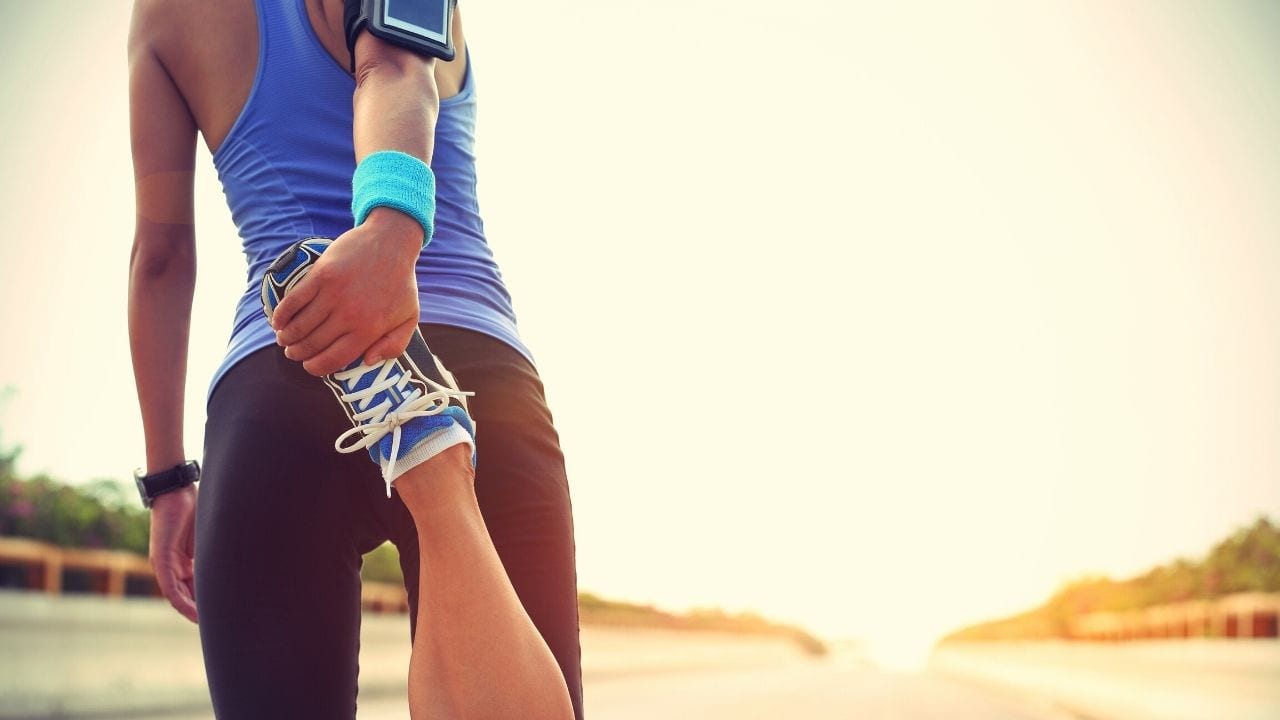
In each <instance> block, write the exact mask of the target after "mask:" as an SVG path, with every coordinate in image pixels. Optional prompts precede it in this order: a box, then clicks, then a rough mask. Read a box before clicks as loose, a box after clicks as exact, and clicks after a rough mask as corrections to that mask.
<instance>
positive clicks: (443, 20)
mask: <svg viewBox="0 0 1280 720" xmlns="http://www.w3.org/2000/svg"><path fill="white" fill-rule="evenodd" d="M449 2H450V0H386V4H385V5H383V8H382V24H383V25H385V26H387V27H394V28H399V29H401V30H404V31H406V32H409V33H412V34H414V35H419V36H423V37H428V38H431V39H432V40H435V41H437V42H439V43H441V44H447V43H448V34H449V27H448V22H449Z"/></svg>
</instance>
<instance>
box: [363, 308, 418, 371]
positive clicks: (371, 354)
mask: <svg viewBox="0 0 1280 720" xmlns="http://www.w3.org/2000/svg"><path fill="white" fill-rule="evenodd" d="M417 327H418V321H417V319H416V318H415V319H411V320H408V321H406V322H404V323H402V324H401V325H400V326H399V327H396V328H393V329H392V330H391V331H390V332H388V333H387V334H386V335H383V336H382V338H381V339H379V340H378V341H377V342H375V343H374V344H373V345H371V346H370V347H369V349H368V350H365V351H364V362H365V364H366V365H377V364H378V363H380V362H382V361H383V360H386V359H387V358H393V357H399V356H400V355H401V354H402V353H404V351H405V348H407V347H409V340H410V338H412V337H413V331H414V329H415V328H417Z"/></svg>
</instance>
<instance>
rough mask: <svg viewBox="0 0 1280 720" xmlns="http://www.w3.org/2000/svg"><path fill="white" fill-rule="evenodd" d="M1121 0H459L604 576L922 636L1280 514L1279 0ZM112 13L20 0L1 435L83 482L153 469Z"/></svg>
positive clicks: (120, 62)
mask: <svg viewBox="0 0 1280 720" xmlns="http://www.w3.org/2000/svg"><path fill="white" fill-rule="evenodd" d="M1120 5H1121V6H1116V4H1114V3H1104V2H1093V3H1084V4H1081V3H1065V2H1063V3H1056V4H1047V3H1033V4H1026V3H1020V2H1016V1H1013V0H1010V1H1009V2H1001V3H981V4H979V3H962V4H953V3H925V4H904V3H879V2H875V3H865V4H858V3H849V2H843V1H834V0H833V1H830V2H819V1H816V0H813V1H809V2H803V1H797V2H793V3H791V4H789V5H788V6H787V9H788V11H789V12H788V17H783V15H782V14H781V13H779V11H778V8H779V6H778V5H777V4H776V3H766V2H764V1H763V0H739V1H736V2H732V3H731V2H728V1H727V0H725V1H723V2H709V1H703V2H698V1H692V2H691V1H689V0H684V1H683V2H679V3H677V2H673V1H671V0H660V1H658V2H650V3H645V4H636V3H623V4H618V3H598V2H586V1H585V0H548V2H546V3H539V4H531V3H474V4H469V6H468V8H467V13H466V17H467V22H468V38H469V40H470V42H471V46H472V50H473V52H474V67H475V73H476V75H475V77H476V80H477V83H478V84H477V88H478V90H479V92H480V97H481V118H480V123H481V124H480V128H479V138H480V140H479V146H478V152H479V154H480V158H481V159H480V162H481V166H480V178H481V186H480V193H481V202H482V207H483V208H484V212H485V218H486V227H487V228H488V230H489V232H490V242H491V244H492V246H493V247H494V250H495V252H496V254H497V257H498V259H499V262H500V263H501V264H502V267H503V270H504V272H505V275H506V277H507V279H508V281H509V285H510V288H511V290H512V293H513V295H514V297H515V300H516V310H517V312H518V314H519V317H520V323H521V328H522V332H523V334H524V336H525V338H526V340H527V341H528V342H529V344H530V345H531V346H532V347H533V350H534V352H535V354H536V355H537V358H538V361H539V366H540V369H541V372H542V374H543V378H544V380H545V383H546V386H547V392H548V397H549V401H550V403H551V406H552V410H553V412H554V413H555V417H556V422H557V425H558V427H559V429H560V432H561V436H562V440H563V445H564V448H565V451H566V454H567V457H568V463H569V470H570V482H571V485H572V493H573V501H574V509H575V512H576V523H577V546H578V561H579V580H580V583H581V586H582V588H583V589H585V590H591V591H594V592H598V593H601V594H604V595H606V596H611V597H617V598H625V599H630V600H636V601H644V602H654V603H657V604H659V605H661V606H664V607H669V608H672V609H681V608H685V607H689V606H699V605H701V606H705V605H719V606H723V607H726V608H729V609H734V610H741V609H755V610H758V611H761V612H763V613H766V614H768V615H770V616H772V617H776V618H780V619H784V620H789V621H795V622H800V623H803V624H805V625H807V626H809V627H811V628H813V629H815V630H817V631H819V632H822V633H826V634H829V635H833V636H856V637H860V638H863V639H865V640H867V641H868V642H869V643H871V645H872V646H873V647H874V648H876V649H877V651H878V652H879V653H880V654H881V656H882V657H897V658H904V657H907V656H910V655H912V654H913V653H915V652H917V651H919V650H920V649H922V648H924V647H926V645H927V643H928V642H929V641H931V640H932V639H933V638H935V637H936V636H937V635H939V634H941V633H943V632H945V631H947V630H950V629H952V628H954V627H956V626H958V625H961V624H965V623H969V622H973V621H977V620H981V619H985V618H989V617H992V616H996V615H1000V614H1004V613H1009V612H1014V611H1018V610H1022V609H1025V608H1028V607H1030V606H1033V605H1036V604H1038V603H1039V602H1041V601H1042V600H1044V599H1045V598H1046V597H1047V596H1048V595H1049V593H1051V592H1052V591H1053V590H1054V589H1055V588H1056V587H1058V586H1059V584H1060V583H1062V582H1064V581H1066V580H1068V579H1070V578H1073V577H1076V576H1078V575H1080V574H1082V573H1086V572H1107V573H1113V574H1118V575H1124V574H1128V573H1133V572H1137V571H1140V570H1143V569H1145V568H1147V567H1149V566H1150V565H1152V564H1155V563H1159V562H1164V561H1166V560H1169V559H1171V558H1172V557H1174V556H1176V555H1179V554H1192V555H1195V554H1200V553H1202V552H1203V551H1205V550H1206V549H1207V548H1208V547H1209V545H1210V544H1211V543H1212V542H1214V541H1216V540H1217V539H1219V538H1220V537H1222V536H1223V535H1225V534H1226V533H1227V532H1229V531H1230V530H1232V529H1234V528H1235V527H1237V526H1239V525H1241V524H1244V523H1247V522H1250V521H1251V520H1252V519H1253V518H1254V517H1256V516H1257V515H1258V514H1259V513H1270V514H1272V515H1280V443H1277V442H1276V439H1277V438H1278V437H1280V331H1278V328H1280V283H1277V271H1278V270H1280V242H1278V241H1280V202H1277V199H1278V198H1280V143H1277V142H1276V136H1275V129H1276V128H1277V127H1280V70H1278V69H1280V43H1278V42H1277V40H1280V38H1278V37H1276V32H1277V29H1280V6H1278V5H1276V4H1274V3H1267V2H1254V3H1243V2H1237V3H1227V2H1223V3H1179V4H1175V3H1163V2H1149V3H1137V2H1135V3H1123V4H1120ZM1033 6H1034V7H1033ZM73 11H74V12H73ZM127 22H128V3H127V2H123V1H122V0H112V1H110V2H108V1H107V0H100V1H98V2H92V3H89V2H68V1H67V0H61V1H59V2H41V3H20V2H14V1H12V0H9V1H5V2H0V54H2V58H3V62H0V102H2V103H3V107H4V108H5V110H6V112H4V113H3V117H0V137H3V138H4V140H3V141H2V142H3V144H2V145H0V148H2V149H3V156H4V158H5V163H4V166H3V169H0V211H2V213H3V214H2V216H3V217H4V218H5V219H6V222H7V230H8V234H7V239H4V240H0V307H3V313H4V315H3V322H4V328H5V332H4V340H3V351H0V386H4V385H10V386H12V387H13V388H14V394H13V396H12V398H11V399H10V400H9V402H8V404H7V407H6V408H4V409H3V410H0V430H2V432H3V441H4V442H5V443H7V444H21V445H22V446H24V448H25V451H24V455H23V461H22V464H21V468H22V470H23V471H25V472H36V471H48V472H50V473H52V474H53V475H55V476H57V477H60V478H64V479H67V480H70V481H73V482H82V481H85V480H88V479H91V478H94V477H102V476H111V477H116V478H120V479H127V478H128V476H129V473H130V471H131V470H132V468H134V467H135V466H137V465H138V464H140V463H141V462H142V436H141V428H140V421H139V418H138V411H137V403H136V399H135V396H134V390H133V381H132V374H131V369H130V364H129V356H128V349H127V343H126V334H125V285H126V265H127V258H128V253H129V245H130V241H131V232H132V228H133V214H132V213H133V201H132V185H131V177H132V176H131V168H130V160H129V151H128V135H127V98H126V92H125V88H126V85H125V55H124V41H125V33H126V29H127ZM200 168H201V170H200V174H199V176H198V193H199V198H198V203H197V204H198V206H197V218H198V220H197V222H198V238H199V240H198V242H199V253H200V280H199V288H198V290H197V297H196V308H195V316H194V320H193V342H192V347H191V365H190V372H189V387H188V398H189V409H188V412H187V431H186V437H187V449H188V453H189V454H190V455H198V454H199V452H200V448H201V446H202V440H201V438H202V427H203V420H204V406H203V403H204V397H205V390H206V386H207V383H208V379H209V377H210V375H211V373H212V371H213V369H214V367H215V366H216V365H217V363H218V361H219V360H220V358H221V355H222V353H223V351H224V348H225V343H226V339H227V336H228V333H229V331H230V321H231V315H232V307H233V305H234V303H235V300H236V298H237V297H238V295H239V293H240V292H241V290H242V288H243V272H244V269H243V260H242V256H241V255H240V252H239V240H238V238H237V236H236V230H235V228H234V227H233V225H232V224H231V221H230V218H229V213H228V212H227V210H226V207H225V202H224V200H223V198H222V195H221V191H220V188H219V186H218V183H217V179H216V176H215V175H214V174H213V171H212V165H211V163H210V161H209V158H208V155H207V153H204V152H203V148H202V156H201V159H200ZM664 443H665V444H667V445H668V447H667V448H666V449H659V448H661V447H662V445H663V444H664Z"/></svg>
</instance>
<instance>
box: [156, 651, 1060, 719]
mask: <svg viewBox="0 0 1280 720" xmlns="http://www.w3.org/2000/svg"><path fill="white" fill-rule="evenodd" d="M585 694H586V704H587V717H589V718H592V720H654V718H663V719H664V720H682V719H684V718H689V719H690V720H766V719H768V720H790V719H794V720H836V719H839V720H848V719H851V718H858V719H859V720H936V719H937V718H947V719H948V720H1070V718H1071V716H1068V715H1065V714H1062V713H1060V712H1057V711H1055V710H1054V709H1053V708H1051V707H1041V706H1036V705H1034V704H1032V703H1028V702H1027V701H1025V700H1020V699H1018V698H1017V697H1016V696H1013V695H1003V694H1001V693H1000V692H998V691H993V690H987V689H983V688H981V687H980V686H977V685H972V684H968V683H965V682H963V681H959V680H953V679H949V678H946V677H943V676H940V675H933V674H928V673H924V674H918V675H907V674H895V673H888V672H884V671H881V670H878V669H875V668H872V667H868V666H865V665H861V664H858V663H856V662H853V661H851V660H850V661H841V660H839V659H837V660H833V661H829V662H812V661H807V660H797V661H796V662H790V663H786V664H784V665H781V666H774V667H764V668H755V669H751V668H739V669H733V670H720V671H718V670H712V669H703V670H692V671H690V670H687V669H686V670H681V671H680V672H662V671H656V670H655V671H651V672H647V673H640V674H617V675H605V676H603V677H602V676H595V677H591V676H588V678H587V682H586V688H585ZM405 718H408V713H407V711H406V710H405V709H404V707H403V703H402V702H401V701H399V699H398V698H382V699H379V700H377V701H370V700H365V701H364V702H362V703H361V707H360V714H359V720H404V719H405ZM172 720H178V719H176V718H175V719H172ZM181 720H195V719H194V718H191V719H187V718H182V719H181Z"/></svg>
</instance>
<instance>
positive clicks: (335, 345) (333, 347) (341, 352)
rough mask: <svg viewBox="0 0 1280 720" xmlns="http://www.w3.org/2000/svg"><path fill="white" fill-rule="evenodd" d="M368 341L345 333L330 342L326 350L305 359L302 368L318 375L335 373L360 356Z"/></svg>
mask: <svg viewBox="0 0 1280 720" xmlns="http://www.w3.org/2000/svg"><path fill="white" fill-rule="evenodd" d="M367 342H368V341H367V340H362V339H361V338H360V337H359V336H357V335H354V334H351V333H348V334H346V335H343V336H342V337H340V338H338V339H337V340H334V341H333V342H332V343H330V344H329V346H328V347H326V348H325V349H324V350H322V351H321V352H319V353H316V354H315V355H314V356H312V357H311V358H310V359H308V360H306V361H304V362H303V363H302V369H303V370H306V371H307V372H309V373H311V374H312V375H315V376H316V377H324V376H325V375H329V374H331V373H335V372H337V371H339V370H341V369H342V368H344V367H346V366H348V365H350V364H351V361H352V360H355V359H356V358H358V357H360V351H361V350H362V349H363V348H364V347H365V344H366V343H367Z"/></svg>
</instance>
